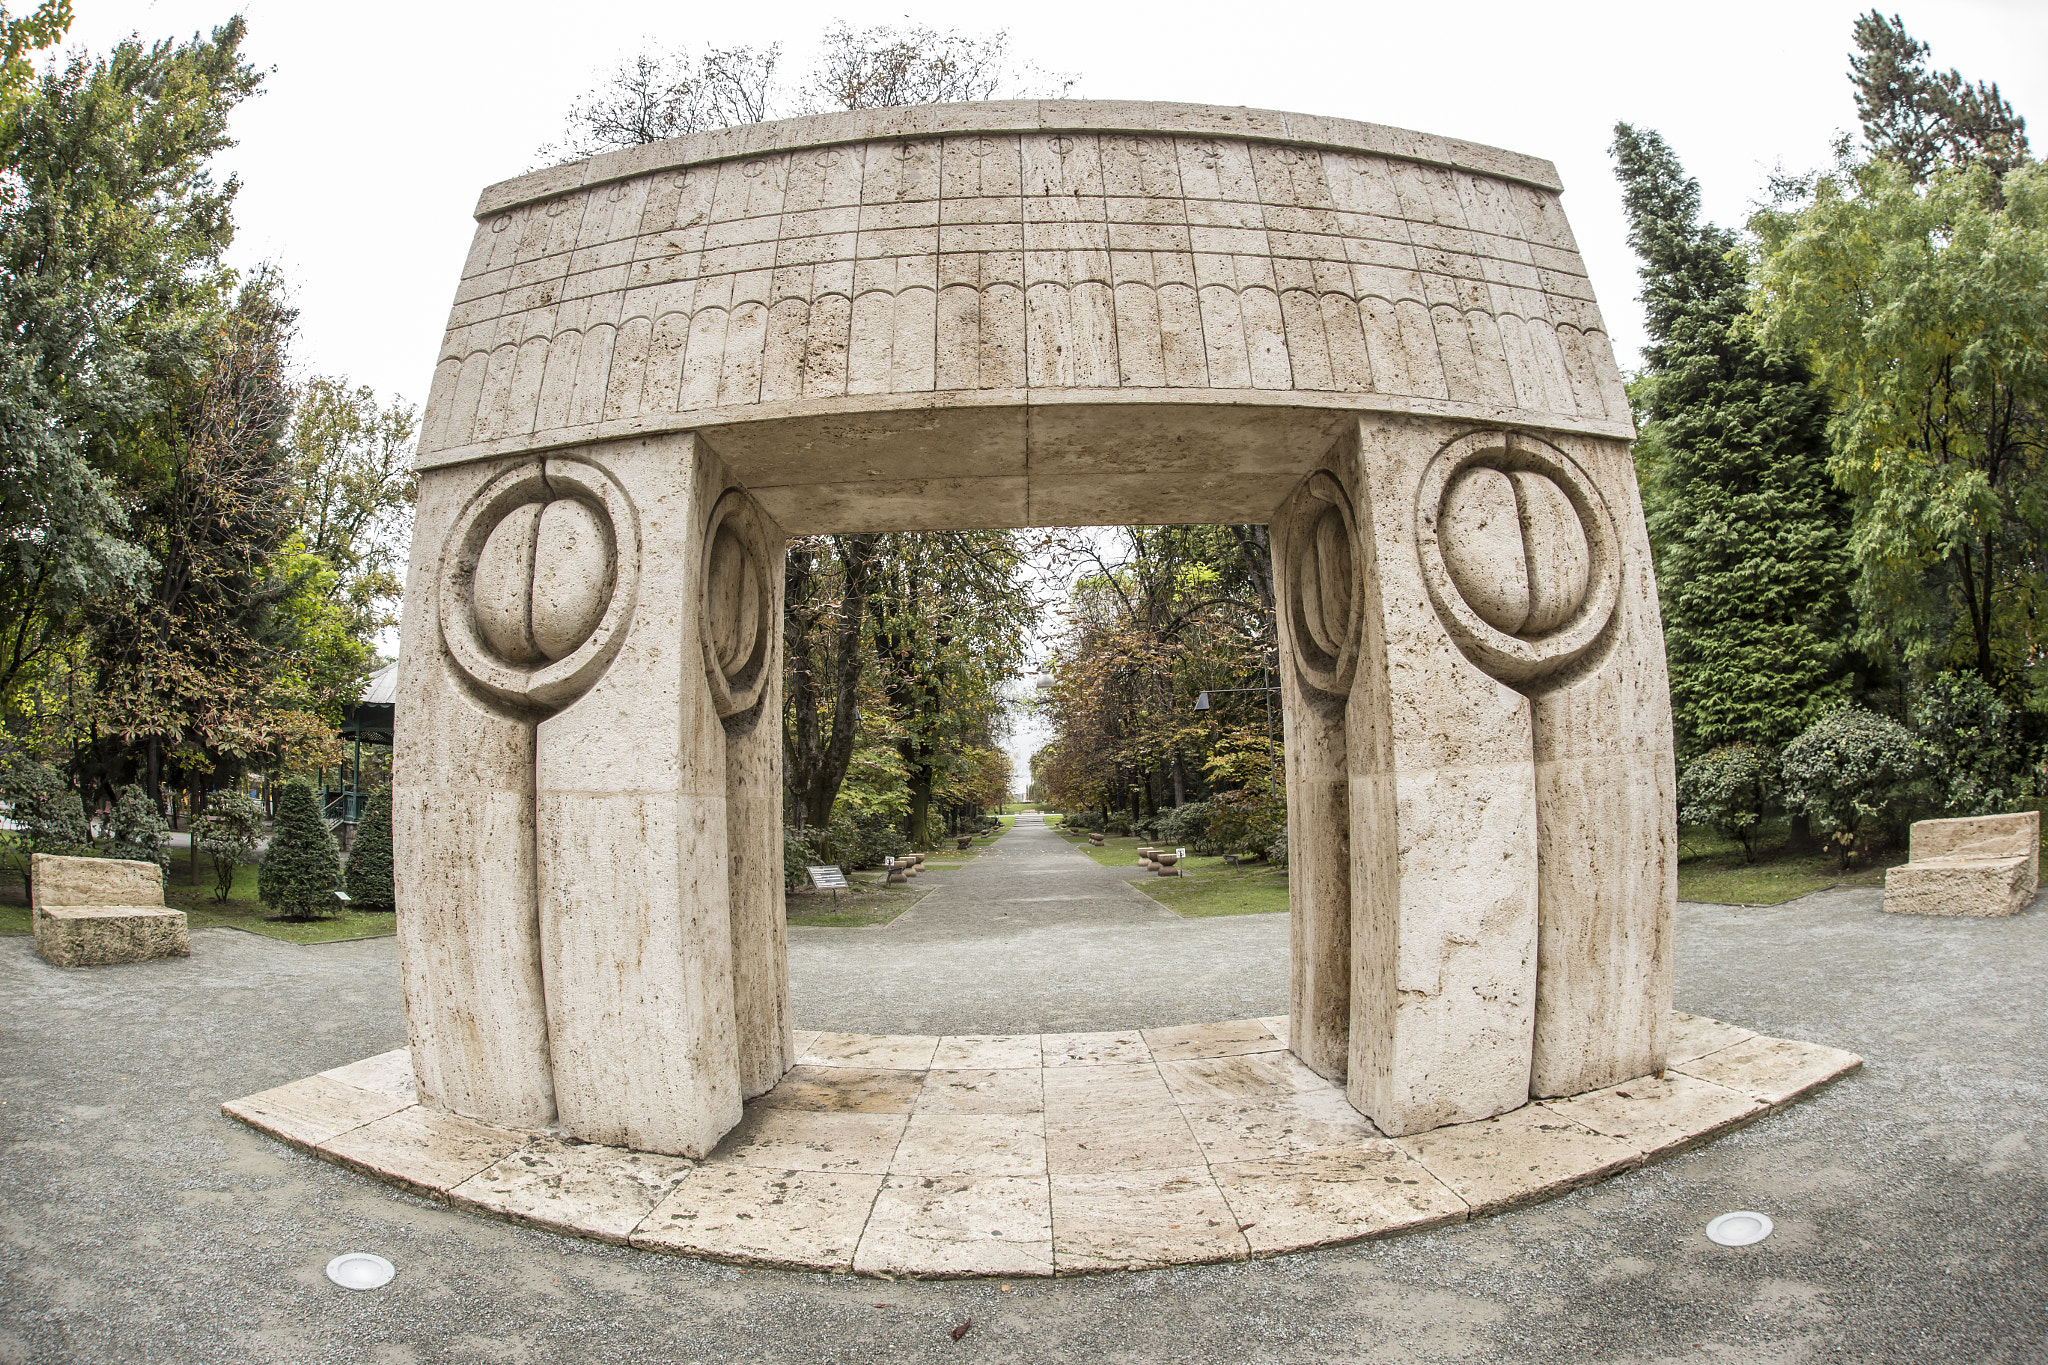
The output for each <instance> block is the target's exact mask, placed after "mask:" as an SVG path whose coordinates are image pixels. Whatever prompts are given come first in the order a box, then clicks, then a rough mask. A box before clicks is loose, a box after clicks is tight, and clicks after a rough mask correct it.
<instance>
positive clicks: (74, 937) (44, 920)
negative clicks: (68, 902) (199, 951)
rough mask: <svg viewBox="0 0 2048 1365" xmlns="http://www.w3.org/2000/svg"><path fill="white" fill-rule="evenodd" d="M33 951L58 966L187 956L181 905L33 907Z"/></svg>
mask: <svg viewBox="0 0 2048 1365" xmlns="http://www.w3.org/2000/svg"><path fill="white" fill-rule="evenodd" d="M36 951H37V952H39V953H41V954H42V955H43V956H44V957H46V958H48V959H49V960H50V961H51V962H53V963H55V964H56V965H57V966H59V967H110V966H113V965H115V964H117V963H122V962H151V961H154V960H156V959H157V958H160V957H190V956H191V955H192V940H191V936H190V935H189V934H188V933H187V932H186V929H185V912H184V911H183V910H166V909H164V908H163V907H162V906H143V905H138V906H89V905H81V906H67V907H62V908H59V909H55V910H37V911H36Z"/></svg>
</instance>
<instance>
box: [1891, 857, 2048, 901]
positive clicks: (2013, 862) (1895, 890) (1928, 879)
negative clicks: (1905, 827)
mask: <svg viewBox="0 0 2048 1365" xmlns="http://www.w3.org/2000/svg"><path fill="white" fill-rule="evenodd" d="M2029 871H2030V868H2029V866H2028V860H2027V859H2026V858H2023V857H2019V856H2013V857H2006V858H1929V859H1927V860H1925V861H1924V862H1912V863H1907V864H1906V865H1905V866H1904V867H1895V868H1892V869H1891V870H1890V871H1888V872H1886V873H1885V874H1884V908H1885V909H1886V910H1887V911H1889V912H1891V913H1892V914H1894V915H1974V916H2001V915H2014V914H2018V913H2019V912H2020V911H2022V910H2024V909H2026V908H2027V904H2028V903H2029V902H2030V901H2032V900H2033V899H2034V891H2035V886H2034V880H2033V878H2031V877H2029V876H2028V875H2027V874H2028V872H2029Z"/></svg>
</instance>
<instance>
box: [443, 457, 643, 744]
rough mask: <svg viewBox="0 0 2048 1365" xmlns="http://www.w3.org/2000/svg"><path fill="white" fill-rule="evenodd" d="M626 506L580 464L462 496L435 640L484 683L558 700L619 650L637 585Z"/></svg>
mask: <svg viewBox="0 0 2048 1365" xmlns="http://www.w3.org/2000/svg"><path fill="white" fill-rule="evenodd" d="M639 557H640V556H639V532H638V526H637V522H636V520H635V517H634V513H633V508H632V504H631V503H629V502H628V501H627V500H626V496H625V492H624V490H623V489H621V488H620V487H619V486H618V485H617V484H616V483H615V482H613V481H612V479H611V477H610V476H609V475H607V474H606V473H605V472H604V471H603V470H601V469H599V468H597V467H596V466H595V465H589V464H585V463H583V462H582V461H578V460H550V461H549V462H548V463H547V465H546V467H545V469H543V467H542V466H541V465H540V464H538V463H536V464H530V465H524V466H521V467H519V468H517V469H512V470H508V471H506V472H505V473H504V474H501V475H499V476H498V477H497V478H495V479H493V480H492V481H491V482H490V483H488V484H486V485H485V486H484V488H483V489H482V490H481V491H480V492H478V493H477V495H476V496H475V497H473V498H472V499H470V502H469V505H468V506H467V507H465V508H464V509H463V511H462V513H461V515H459V516H458V517H457V518H456V520H455V526H454V529H453V530H452V531H451V532H450V533H449V537H448V540H447V542H446V544H445V545H444V547H443V549H442V552H441V581H440V616H441V638H442V639H443V641H444V642H446V644H447V646H448V653H449V656H450V657H451V658H452V659H453V660H454V661H455V664H456V666H457V667H458V668H460V669H461V670H462V671H463V672H464V673H466V674H468V675H469V677H470V678H471V679H472V680H473V681H474V682H476V683H477V684H478V685H479V686H481V687H482V688H483V689H484V690H485V691H487V692H490V693H491V694H492V695H494V696H497V697H499V698H501V699H503V700H505V701H510V702H514V703H518V704H521V705H526V706H534V705H538V706H546V707H556V706H560V705H563V704H565V703H567V702H569V701H571V700H573V699H574V698H575V697H577V696H578V695H580V694H581V693H582V692H583V691H584V690H585V689H586V688H588V687H589V686H590V684H591V683H593V682H595V681H596V680H597V678H598V676H599V675H600V674H602V673H603V672H604V669H605V667H606V666H607V665H608V664H609V663H610V662H611V660H612V658H613V656H614V655H616V654H617V653H618V648H619V645H620V644H621V643H622V642H623V640H624V638H625V632H626V627H627V625H628V623H629V621H630V620H631V617H632V608H633V600H634V597H635V595H636V589H637V585H638V565H639Z"/></svg>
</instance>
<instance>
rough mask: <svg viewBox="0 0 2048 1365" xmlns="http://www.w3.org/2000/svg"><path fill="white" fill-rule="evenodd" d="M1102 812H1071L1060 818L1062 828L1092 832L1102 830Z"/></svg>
mask: <svg viewBox="0 0 2048 1365" xmlns="http://www.w3.org/2000/svg"><path fill="white" fill-rule="evenodd" d="M1102 823H1103V822H1102V812H1101V811H1099V810H1070V811H1068V812H1067V813H1066V814H1065V815H1062V816H1061V817H1060V828H1062V829H1072V830H1083V831H1085V830H1091V829H1101V828H1102Z"/></svg>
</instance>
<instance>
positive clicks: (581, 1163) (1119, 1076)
mask: <svg viewBox="0 0 2048 1365" xmlns="http://www.w3.org/2000/svg"><path fill="white" fill-rule="evenodd" d="M1286 1027H1287V1021H1286V1020H1285V1019H1281V1018H1271V1019H1245V1020H1235V1021H1231V1022H1228V1023H1220V1024H1194V1025H1187V1026H1184V1027H1180V1028H1165V1029H1144V1030H1130V1031H1125V1032H1115V1033H1078V1034H1026V1035H1012V1036H977V1037H944V1038H940V1037H929V1036H897V1035H874V1034H851V1033H802V1034H799V1035H798V1039H797V1042H798V1052H799V1056H800V1057H801V1060H800V1061H799V1062H798V1064H797V1066H796V1067H795V1068H794V1069H793V1070H791V1071H790V1072H789V1074H788V1075H787V1076H785V1077H784V1078H783V1080H782V1081H781V1083H780V1084H778V1085H777V1086H776V1087H775V1089H774V1090H772V1091H770V1092H769V1093H768V1094H766V1095H763V1096H761V1097H760V1098H759V1099H756V1100H754V1101H753V1102H751V1103H750V1104H748V1105H747V1112H746V1117H745V1118H744V1119H743V1120H742V1121H741V1123H740V1125H739V1127H737V1128H735V1129H734V1130H733V1132H732V1133H731V1134H730V1135H729V1136H728V1137H727V1138H726V1139H725V1140H724V1141H723V1142H722V1143H720V1144H719V1146H718V1148H717V1150H716V1151H714V1152H713V1153H712V1154H711V1155H710V1156H708V1157H706V1158H704V1159H703V1160H701V1161H696V1160H690V1159H687V1158H683V1157H673V1156H661V1155H657V1154H654V1153H648V1152H634V1151H629V1150H625V1149H622V1148H614V1147H603V1146H598V1145H594V1144H588V1143H579V1142H576V1141H573V1140H571V1139H565V1138H563V1137H561V1136H560V1135H559V1134H554V1133H547V1132H515V1131H511V1130H508V1129H503V1128H493V1127H491V1126H489V1125H487V1124H482V1123H477V1122H474V1121H472V1120H469V1119H465V1118H461V1117H458V1116H456V1115H453V1114H448V1113H444V1112H441V1111H438V1110H432V1109H427V1108H425V1107H423V1106H421V1105H420V1104H419V1103H417V1100H416V1095H415V1091H414V1087H413V1075H412V1063H411V1059H410V1054H409V1053H408V1052H407V1051H406V1050H405V1049H403V1048H401V1049H398V1050H396V1051H393V1052H386V1053H383V1054H381V1055H379V1056H376V1057H371V1058H368V1059H366V1060H364V1061H360V1062H356V1063H353V1064H351V1065H349V1066H343V1067H337V1068H335V1069H334V1070H332V1071H325V1072H321V1073H320V1074H319V1075H317V1076H309V1077H307V1078H306V1079H304V1080H301V1081H294V1082H292V1083H291V1084H289V1085H282V1086H278V1087H276V1088H275V1089H271V1090H265V1091H262V1092H261V1093H258V1094H254V1095H250V1096H247V1097H246V1098H243V1099H239V1100H231V1101H229V1102H228V1103H226V1104H223V1105H222V1106H221V1112H222V1113H224V1114H226V1115H227V1116H228V1117H230V1118H233V1119H237V1120H239V1121H241V1122H243V1123H246V1124H248V1125H249V1126H250V1127H252V1128H255V1129H257V1130H259V1131H261V1132H264V1133H268V1134H270V1135H271V1136H272V1137H275V1138H277V1139H279V1140H280V1141H282V1142H285V1143H288V1144H290V1145H291V1146H294V1147H297V1148H299V1149H300V1150H302V1151H306V1152H308V1153H311V1154H312V1155H314V1156H317V1157H320V1158H322V1159H324V1160H327V1161H332V1162H335V1163H337V1164H339V1165H343V1166H347V1167H350V1168H351V1169H353V1170H357V1171H361V1172H362V1173H364V1174H366V1175H370V1176H374V1177H375V1178H377V1179H379V1180H383V1181H386V1182H388V1183H390V1184H393V1185H397V1186H398V1187H400V1188H401V1189H405V1190H408V1191H410V1192H412V1193H414V1194H418V1195H422V1196H424V1197H426V1198H429V1199H433V1200H437V1201H439V1202H442V1203H447V1204H452V1205H455V1206H457V1207H461V1208H467V1209H472V1210H475V1211H477V1212H480V1213H484V1214H489V1215H491V1216H494V1217H498V1218H504V1219H508V1220H511V1221H513V1222H520V1223H526V1224H530V1225H533V1226H536V1227H541V1228H546V1229H548V1230H550V1231H554V1232H561V1233H567V1234H570V1235H573V1236H579V1237H588V1238H592V1239H594V1240H597V1241H602V1242H610V1243H613V1244H616V1245H620V1246H632V1247H638V1248H641V1249H643V1250H647V1251H660V1252H670V1253H674V1254H679V1255H686V1256H696V1257H701V1258H703V1259H707V1260H714V1261H723V1262H730V1263H735V1264H741V1265H757V1266H770V1267H780V1268H788V1269H799V1270H814V1271H828V1272H840V1273H843V1272H849V1271H850V1272H852V1273H855V1274H869V1275H881V1276H895V1277H903V1276H912V1277H961V1276H984V1275H988V1276H1005V1277H1022V1276H1044V1275H1071V1274H1084V1273H1088V1272H1094V1271H1107V1270H1133V1269H1145V1268H1152V1267H1160V1266H1171V1265H1194V1264H1202V1263H1207V1262H1216V1261H1241V1260H1245V1259H1248V1258H1253V1257H1264V1256H1272V1255H1277V1254H1279V1253H1281V1252H1286V1251H1298V1250H1305V1249H1307V1248H1310V1247H1319V1246H1333V1245H1338V1244H1341V1243H1345V1242H1356V1241H1364V1240H1368V1239H1371V1238H1379V1237H1389V1236H1394V1235H1397V1234H1401V1233H1407V1232H1417V1231H1421V1230H1423V1229H1426V1228H1433V1227H1440V1226H1442V1225H1444V1224H1447V1223H1460V1222H1464V1221H1466V1220H1467V1219H1471V1218H1477V1217H1483V1216H1486V1215H1489V1214H1494V1213H1501V1212H1505V1211H1507V1210H1509V1209H1515V1208H1520V1207H1523V1206H1526V1205H1529V1204H1534V1203H1539V1202H1541V1201H1543V1200H1546V1199H1551V1198H1554V1197H1556V1196H1557V1195H1560V1194H1563V1193H1565V1192H1566V1191H1568V1190H1572V1189H1576V1188H1578V1187H1579V1186H1582V1185H1586V1184H1590V1183H1592V1182H1594V1181H1596V1180H1601V1179H1604V1178H1605V1177H1607V1176H1610V1175H1614V1174H1617V1173H1619V1172H1622V1171H1626V1170H1632V1169H1634V1168H1635V1167H1638V1166H1642V1165H1645V1164H1647V1163H1649V1162H1652V1161H1657V1160H1661V1159H1662V1158H1665V1157H1668V1156H1673V1155H1676V1154H1677V1153H1679V1152H1682V1151H1685V1150H1687V1149H1688V1148H1691V1147H1694V1146H1697V1145H1699V1144H1700V1143H1703V1142H1706V1141H1708V1140H1710V1139H1712V1138H1715V1137H1718V1136H1720V1135H1721V1134H1723V1133H1726V1132H1729V1131H1732V1130H1733V1129H1735V1128H1738V1127H1741V1126H1742V1125H1744V1124H1747V1123H1750V1122H1753V1121H1755V1120H1756V1119H1758V1118H1761V1117H1763V1116H1764V1115H1765V1114H1768V1113H1771V1112H1772V1111H1774V1110H1776V1109H1781V1108H1783V1107H1784V1106H1786V1105H1788V1104H1791V1103H1792V1102H1793V1101H1795V1100H1797V1099H1799V1098H1801V1097H1802V1096H1805V1095H1808V1094H1811V1093H1813V1092H1814V1091H1816V1090H1819V1089H1820V1088H1822V1087H1823V1086H1826V1085H1827V1084H1829V1083H1830V1082H1832V1081H1834V1080H1836V1079H1838V1078H1840V1077H1841V1076H1844V1075H1846V1074H1847V1073H1849V1072H1851V1071H1853V1070H1855V1069H1856V1068H1858V1067H1859V1066H1861V1065H1862V1064H1863V1061H1862V1058H1860V1057H1857V1056H1856V1055H1855V1054H1853V1053H1849V1052H1844V1051H1841V1050H1840V1049H1837V1048H1831V1047H1825V1046H1822V1045H1820V1044H1816V1043H1801V1042H1793V1041H1790V1040H1787V1039H1782V1038H1767V1037H1764V1036H1762V1035H1760V1034H1756V1033H1752V1032H1750V1031H1748V1030H1746V1029H1741V1028H1737V1027H1735V1026H1733V1025H1730V1024H1724V1023H1720V1022H1718V1021H1716V1020H1712V1019H1705V1018H1700V1017H1696V1016H1693V1015H1686V1014H1677V1015H1674V1016H1673V1017H1672V1046H1671V1062H1670V1069H1669V1070H1668V1071H1667V1072H1666V1073H1665V1074H1664V1076H1663V1077H1662V1078H1656V1077H1644V1078H1642V1079H1640V1080H1636V1081H1631V1082H1627V1083H1625V1084H1622V1085H1617V1086H1610V1087H1608V1088H1607V1089H1604V1090H1596V1091H1593V1092H1590V1093H1588V1094H1584V1095H1578V1096H1574V1097H1572V1098H1570V1099H1562V1100H1541V1101H1536V1102H1533V1103H1531V1104H1528V1105H1526V1106H1524V1107H1523V1108H1521V1109H1518V1110H1516V1111H1514V1112H1513V1113H1509V1114H1503V1115H1501V1116H1500V1117H1499V1118H1495V1119H1487V1120H1484V1121H1481V1122H1477V1123H1463V1124H1453V1125H1447V1126H1445V1127H1442V1128H1438V1129H1435V1130H1433V1131H1431V1132H1427V1133H1420V1134H1415V1135H1413V1136H1409V1137H1403V1138H1392V1139H1390V1138H1387V1137H1384V1136H1382V1135H1381V1134H1380V1133H1379V1131H1378V1130H1377V1129H1375V1128H1374V1127H1373V1126H1372V1124H1371V1123H1370V1122H1369V1121H1368V1120H1366V1119H1365V1118H1364V1117H1363V1116H1361V1115H1360V1114H1359V1113H1358V1112H1357V1111H1356V1110H1354V1109H1352V1108H1351V1106H1350V1104H1349V1103H1348V1102H1347V1101H1346V1100H1345V1098H1344V1090H1343V1087H1342V1086H1340V1085H1334V1084H1332V1083H1331V1082H1329V1081H1327V1080H1324V1079H1323V1078H1322V1077H1321V1076H1318V1075H1316V1074H1315V1073H1314V1072H1312V1071H1310V1070H1309V1069H1308V1068H1307V1067H1305V1066H1303V1065H1302V1064H1301V1063H1300V1062H1299V1061H1297V1060H1296V1059H1295V1058H1294V1057H1293V1056H1292V1055H1291V1054H1290V1053H1288V1052H1287V1051H1286V1046H1287V1044H1286Z"/></svg>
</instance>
